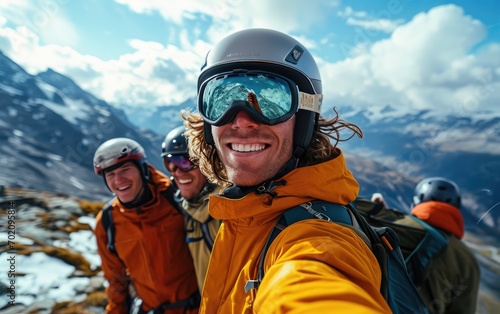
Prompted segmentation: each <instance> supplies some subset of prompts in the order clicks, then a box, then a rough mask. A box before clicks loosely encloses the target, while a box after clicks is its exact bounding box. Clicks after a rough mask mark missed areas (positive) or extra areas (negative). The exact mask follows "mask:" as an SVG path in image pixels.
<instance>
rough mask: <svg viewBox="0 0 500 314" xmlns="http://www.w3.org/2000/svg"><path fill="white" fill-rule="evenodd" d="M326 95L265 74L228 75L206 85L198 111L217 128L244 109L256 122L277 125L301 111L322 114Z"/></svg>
mask: <svg viewBox="0 0 500 314" xmlns="http://www.w3.org/2000/svg"><path fill="white" fill-rule="evenodd" d="M322 99H323V95H322V94H307V93H304V92H301V91H299V89H298V86H297V85H296V84H295V83H294V82H293V81H291V80H289V79H288V78H286V77H283V76H280V75H277V74H274V73H270V72H263V71H245V72H226V73H221V74H218V75H216V76H213V77H211V78H209V79H207V80H206V81H205V82H203V83H202V84H201V86H200V90H199V93H198V111H199V113H200V114H201V116H202V117H203V119H204V120H205V121H206V122H207V123H209V124H211V125H215V126H222V125H224V124H227V123H229V122H231V121H233V120H234V117H235V116H236V114H237V113H238V112H239V111H241V110H244V111H246V112H247V113H248V114H249V115H250V116H251V117H252V118H253V119H254V120H255V121H257V122H259V123H263V124H266V125H274V124H278V123H281V122H284V121H286V120H288V119H290V118H291V117H292V116H293V115H294V114H295V113H296V112H297V110H299V109H303V110H309V111H314V112H316V113H319V112H320V108H321V101H322Z"/></svg>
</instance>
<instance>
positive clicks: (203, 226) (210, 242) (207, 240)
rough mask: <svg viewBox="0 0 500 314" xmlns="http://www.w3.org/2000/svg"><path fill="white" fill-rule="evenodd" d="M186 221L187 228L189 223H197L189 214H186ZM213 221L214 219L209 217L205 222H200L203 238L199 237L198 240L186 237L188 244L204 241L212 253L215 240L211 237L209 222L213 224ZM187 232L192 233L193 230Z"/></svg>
mask: <svg viewBox="0 0 500 314" xmlns="http://www.w3.org/2000/svg"><path fill="white" fill-rule="evenodd" d="M184 219H185V221H186V222H185V224H186V226H187V225H188V224H189V221H192V220H194V221H196V220H195V219H193V218H192V217H191V216H189V214H186V217H185V218H184ZM212 220H214V218H213V217H212V216H209V217H208V219H207V220H206V221H205V222H200V223H199V224H200V229H201V234H202V236H201V237H198V238H189V237H186V243H193V242H198V241H201V240H203V241H204V242H205V244H206V245H207V247H208V249H209V250H210V251H212V247H213V246H214V239H213V238H212V236H211V235H210V230H209V228H208V225H209V222H211V221H212ZM186 231H192V229H191V230H186Z"/></svg>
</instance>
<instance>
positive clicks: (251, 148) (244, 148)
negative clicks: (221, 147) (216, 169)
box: [231, 144, 266, 152]
mask: <svg viewBox="0 0 500 314" xmlns="http://www.w3.org/2000/svg"><path fill="white" fill-rule="evenodd" d="M265 147H266V145H264V144H231V148H232V149H233V150H235V151H237V152H257V151H260V150H263V149H264V148H265Z"/></svg>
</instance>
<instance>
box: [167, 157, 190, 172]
mask: <svg viewBox="0 0 500 314" xmlns="http://www.w3.org/2000/svg"><path fill="white" fill-rule="evenodd" d="M163 162H164V163H165V167H166V168H167V170H168V171H170V172H171V173H173V172H175V171H176V170H177V168H179V169H181V171H182V172H188V171H191V170H193V169H194V168H195V167H196V165H195V164H193V163H192V162H191V160H189V156H188V155H174V156H171V157H165V158H164V159H163Z"/></svg>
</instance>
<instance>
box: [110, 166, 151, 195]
mask: <svg viewBox="0 0 500 314" xmlns="http://www.w3.org/2000/svg"><path fill="white" fill-rule="evenodd" d="M104 176H105V179H106V183H107V184H108V187H109V189H110V190H111V192H113V193H115V194H116V196H117V197H118V199H119V200H120V201H121V202H122V203H128V202H131V201H133V200H134V199H135V197H136V196H137V195H139V193H142V188H143V186H142V177H141V172H140V170H139V168H137V166H136V165H135V164H134V163H133V162H126V163H124V164H123V165H121V166H120V167H118V168H116V169H113V170H109V171H105V172H104Z"/></svg>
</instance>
